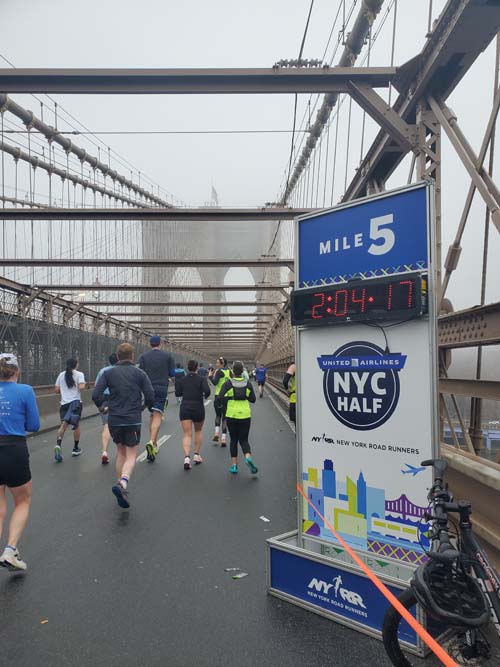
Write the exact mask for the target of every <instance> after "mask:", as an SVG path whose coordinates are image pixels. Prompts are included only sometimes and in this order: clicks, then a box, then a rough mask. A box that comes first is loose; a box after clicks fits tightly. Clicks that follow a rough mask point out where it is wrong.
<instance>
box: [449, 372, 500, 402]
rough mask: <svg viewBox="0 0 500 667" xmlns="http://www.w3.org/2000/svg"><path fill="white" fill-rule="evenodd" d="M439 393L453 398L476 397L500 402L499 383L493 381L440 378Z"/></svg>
mask: <svg viewBox="0 0 500 667" xmlns="http://www.w3.org/2000/svg"><path fill="white" fill-rule="evenodd" d="M439 391H440V392H441V393H442V394H453V395H454V396H476V397H477V398H484V399H486V400H490V401H500V382H495V381H493V380H462V379H457V378H440V380H439Z"/></svg>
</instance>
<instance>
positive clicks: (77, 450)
mask: <svg viewBox="0 0 500 667" xmlns="http://www.w3.org/2000/svg"><path fill="white" fill-rule="evenodd" d="M81 453H82V450H81V449H80V447H73V450H72V451H71V456H80V454H81Z"/></svg>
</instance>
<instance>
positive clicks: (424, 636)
mask: <svg viewBox="0 0 500 667" xmlns="http://www.w3.org/2000/svg"><path fill="white" fill-rule="evenodd" d="M297 491H298V492H299V493H300V495H301V496H302V497H303V498H304V500H306V501H307V502H308V503H309V505H310V506H311V507H312V508H313V509H314V511H315V512H316V514H317V515H318V516H319V517H320V518H321V519H322V520H323V522H324V524H325V526H327V528H328V529H329V530H330V532H331V533H332V535H333V536H334V537H335V539H337V540H338V541H339V542H340V544H341V545H342V546H343V547H344V549H345V550H346V551H347V553H348V554H349V556H350V557H351V558H352V559H353V561H354V562H355V563H356V564H357V565H359V567H360V568H361V569H362V570H363V572H364V573H365V574H366V576H367V577H368V578H369V579H370V581H371V582H372V584H374V585H375V586H376V587H377V588H378V589H379V591H380V592H381V593H382V595H383V596H384V597H385V598H386V599H387V600H388V601H389V602H390V604H391V605H392V606H393V607H394V608H395V609H396V611H397V612H399V613H400V614H401V616H402V617H403V618H404V619H405V621H406V622H407V623H408V625H409V626H411V627H412V628H413V629H414V630H415V632H416V633H417V635H418V636H419V637H420V639H421V640H422V641H423V642H425V643H426V644H427V646H428V647H429V648H430V649H431V651H432V652H433V653H434V655H436V656H437V657H438V658H439V660H441V662H442V663H443V665H445V666H446V667H458V665H457V663H456V662H455V661H454V660H453V659H452V658H451V657H450V656H449V655H448V654H447V653H446V651H445V650H444V649H443V648H442V646H440V645H439V644H438V643H437V641H436V640H435V639H434V638H433V637H431V636H430V634H429V633H428V632H427V630H426V629H425V628H424V627H423V626H422V625H420V623H419V622H418V621H417V619H416V618H414V617H413V616H412V615H411V614H410V612H409V611H408V610H407V609H406V608H405V607H403V605H402V604H401V602H400V601H399V600H398V599H397V597H396V596H395V595H393V594H392V593H391V591H390V590H389V589H388V588H387V586H385V584H383V583H382V582H381V581H380V579H379V578H378V577H377V575H376V574H375V572H373V570H370V568H369V567H368V565H366V563H364V562H363V561H362V560H361V558H360V557H359V556H358V555H357V554H356V553H355V552H354V551H353V550H352V549H351V547H350V546H349V545H348V544H347V543H346V542H345V540H343V539H342V538H341V537H340V535H339V534H338V533H337V531H336V530H335V528H334V527H333V526H332V525H331V523H329V522H328V521H327V520H326V519H325V517H324V516H323V515H322V514H321V512H320V511H319V510H318V508H317V507H315V505H314V504H313V503H312V502H311V500H310V499H309V498H308V497H307V495H306V494H305V493H304V490H303V488H302V486H301V485H300V484H297Z"/></svg>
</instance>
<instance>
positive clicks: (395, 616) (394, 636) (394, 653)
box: [382, 588, 417, 667]
mask: <svg viewBox="0 0 500 667" xmlns="http://www.w3.org/2000/svg"><path fill="white" fill-rule="evenodd" d="M398 600H399V602H401V604H402V605H403V607H404V608H405V609H411V608H412V607H413V606H415V605H416V604H417V598H416V597H415V593H414V592H413V590H412V589H411V588H407V589H406V590H405V591H403V592H402V593H401V595H399V596H398ZM401 619H402V617H401V614H400V613H399V612H398V611H397V610H396V609H395V608H394V607H393V606H392V605H391V607H389V609H388V610H387V613H386V615H385V617H384V624H383V626H382V639H383V641H384V648H385V650H386V653H387V655H388V657H389V660H390V661H391V662H392V664H393V665H395V667H413V664H412V663H411V662H409V660H408V659H407V657H406V655H405V654H404V653H403V651H402V650H401V646H400V644H399V638H398V629H399V624H400V623H401Z"/></svg>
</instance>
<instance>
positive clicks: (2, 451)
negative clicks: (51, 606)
mask: <svg viewBox="0 0 500 667" xmlns="http://www.w3.org/2000/svg"><path fill="white" fill-rule="evenodd" d="M18 377H19V364H18V361H17V358H16V357H15V356H14V355H13V354H6V353H4V354H1V355H0V411H1V413H2V419H1V420H0V537H1V535H2V528H3V522H4V520H5V517H6V515H7V497H6V489H7V487H8V488H9V491H10V493H11V494H12V499H13V500H14V511H13V512H12V516H11V518H10V523H9V537H8V540H9V541H8V543H7V545H6V547H5V549H4V550H3V553H2V555H1V556H0V565H1V566H3V567H6V568H8V569H9V570H13V571H15V570H25V569H26V563H25V562H24V561H23V560H21V557H20V556H19V551H18V550H17V545H18V542H19V540H20V538H21V535H22V533H23V530H24V527H25V526H26V522H27V520H28V515H29V510H30V503H31V486H32V484H31V471H30V463H29V453H28V446H27V444H26V431H27V430H28V431H38V430H39V428H40V417H39V415H38V408H37V405H36V399H35V393H34V391H33V389H32V388H31V387H29V386H28V385H26V384H17V379H18Z"/></svg>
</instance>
